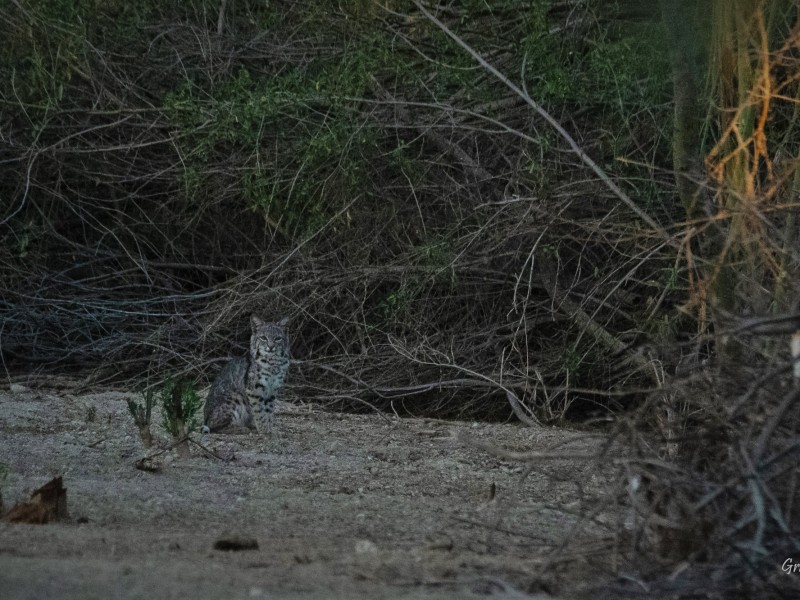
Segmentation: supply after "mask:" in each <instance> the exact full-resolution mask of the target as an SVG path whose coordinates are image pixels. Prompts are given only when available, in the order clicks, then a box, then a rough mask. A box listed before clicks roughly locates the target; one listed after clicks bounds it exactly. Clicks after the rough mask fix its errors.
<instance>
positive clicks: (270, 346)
mask: <svg viewBox="0 0 800 600" xmlns="http://www.w3.org/2000/svg"><path fill="white" fill-rule="evenodd" d="M287 321H288V320H287V319H282V320H281V321H280V322H278V323H265V322H264V321H262V320H261V319H259V318H258V317H257V316H255V315H253V316H251V317H250V326H251V329H252V333H251V335H250V352H249V353H248V355H247V356H243V357H240V358H234V359H233V360H231V361H230V362H228V364H226V365H225V367H224V368H223V369H222V371H220V374H219V375H218V376H217V378H216V380H214V384H213V385H212V386H211V391H209V393H208V397H207V398H206V406H205V427H204V429H205V430H207V431H214V432H219V431H224V430H226V429H231V428H237V427H247V428H249V429H255V430H256V431H258V432H259V433H267V432H271V431H272V420H273V415H274V412H275V399H276V398H277V397H278V395H279V394H280V392H281V390H282V389H283V383H284V381H285V379H286V372H287V371H288V370H289V336H288V334H287V331H286V324H287Z"/></svg>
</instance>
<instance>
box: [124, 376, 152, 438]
mask: <svg viewBox="0 0 800 600" xmlns="http://www.w3.org/2000/svg"><path fill="white" fill-rule="evenodd" d="M154 404H155V396H154V394H153V390H147V391H146V392H142V404H139V403H138V402H134V401H133V400H128V411H129V412H130V413H131V416H132V417H133V422H134V423H136V426H137V427H138V428H139V437H140V438H141V440H142V444H143V445H144V447H145V448H149V447H150V446H152V445H153V436H152V434H151V433H150V420H151V419H150V417H151V414H152V412H153V405H154Z"/></svg>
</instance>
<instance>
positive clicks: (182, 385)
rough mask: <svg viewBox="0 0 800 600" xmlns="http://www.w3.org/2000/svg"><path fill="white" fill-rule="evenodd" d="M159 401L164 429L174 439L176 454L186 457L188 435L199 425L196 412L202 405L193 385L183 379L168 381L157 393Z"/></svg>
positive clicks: (187, 452)
mask: <svg viewBox="0 0 800 600" xmlns="http://www.w3.org/2000/svg"><path fill="white" fill-rule="evenodd" d="M159 399H160V404H161V418H162V421H161V422H162V424H163V425H164V429H166V430H167V431H168V432H169V433H170V435H172V437H173V438H174V439H175V442H176V443H177V448H178V453H179V454H180V455H181V456H184V457H185V456H188V454H189V446H188V444H187V440H188V437H189V433H190V432H192V431H194V430H196V429H197V428H198V427H199V425H200V422H199V420H198V417H197V411H198V410H199V409H200V407H201V406H202V404H203V402H202V400H200V395H199V394H198V393H197V389H196V388H195V385H194V383H192V382H191V381H186V380H183V379H179V380H177V381H176V380H173V379H168V380H167V381H166V382H165V383H164V386H163V387H162V388H161V391H160V392H159Z"/></svg>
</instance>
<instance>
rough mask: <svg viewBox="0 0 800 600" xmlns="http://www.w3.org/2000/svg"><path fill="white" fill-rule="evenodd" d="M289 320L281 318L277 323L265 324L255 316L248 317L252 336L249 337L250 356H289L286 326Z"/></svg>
mask: <svg viewBox="0 0 800 600" xmlns="http://www.w3.org/2000/svg"><path fill="white" fill-rule="evenodd" d="M288 321H289V319H287V318H283V319H281V320H280V321H279V322H277V323H265V322H264V321H262V320H261V319H260V318H258V317H257V316H256V315H253V316H251V317H250V326H251V328H252V334H251V336H250V355H251V356H252V357H253V358H254V359H255V358H258V357H259V356H270V355H271V356H276V355H277V356H286V355H288V354H289V335H288V333H287V331H286V324H287V323H288Z"/></svg>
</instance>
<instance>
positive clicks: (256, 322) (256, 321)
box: [250, 315, 264, 330]
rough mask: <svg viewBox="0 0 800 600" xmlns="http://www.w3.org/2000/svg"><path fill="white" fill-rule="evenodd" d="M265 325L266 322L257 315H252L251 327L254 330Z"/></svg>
mask: <svg viewBox="0 0 800 600" xmlns="http://www.w3.org/2000/svg"><path fill="white" fill-rule="evenodd" d="M263 324H264V321H262V320H261V319H260V318H259V317H258V316H257V315H250V327H252V328H253V330H255V329H257V328H258V327H261V326H262V325H263Z"/></svg>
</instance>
